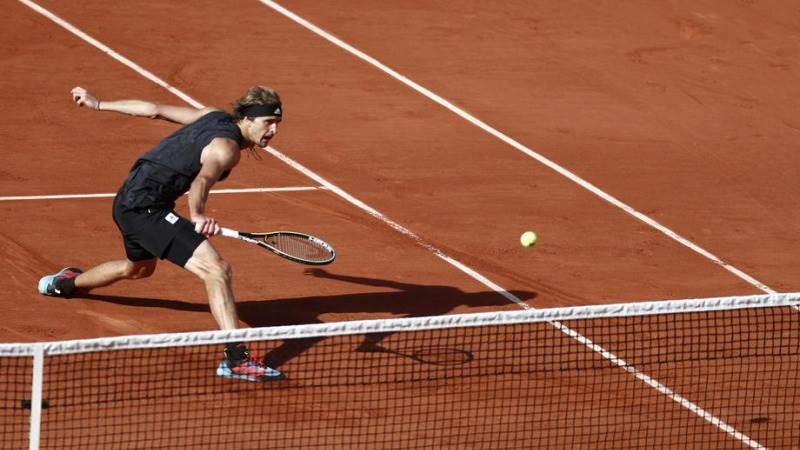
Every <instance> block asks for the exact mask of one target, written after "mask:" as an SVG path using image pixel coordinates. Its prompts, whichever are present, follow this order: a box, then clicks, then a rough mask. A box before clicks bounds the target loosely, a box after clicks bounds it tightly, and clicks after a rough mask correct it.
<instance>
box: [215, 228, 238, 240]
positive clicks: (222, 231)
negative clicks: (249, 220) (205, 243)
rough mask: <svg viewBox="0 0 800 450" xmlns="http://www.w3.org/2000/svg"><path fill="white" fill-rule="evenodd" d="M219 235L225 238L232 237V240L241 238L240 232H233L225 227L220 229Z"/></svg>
mask: <svg viewBox="0 0 800 450" xmlns="http://www.w3.org/2000/svg"><path fill="white" fill-rule="evenodd" d="M219 234H220V235H222V236H225V237H230V238H238V237H239V232H238V231H236V230H231V229H230V228H225V227H220V228H219Z"/></svg>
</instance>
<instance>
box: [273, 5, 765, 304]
mask: <svg viewBox="0 0 800 450" xmlns="http://www.w3.org/2000/svg"><path fill="white" fill-rule="evenodd" d="M259 1H260V2H261V3H263V4H265V5H266V6H268V7H270V8H272V9H274V10H275V11H277V12H279V13H280V14H282V15H284V16H286V17H287V18H289V19H291V20H292V21H294V22H296V23H297V24H299V25H301V26H302V27H304V28H306V29H308V30H310V31H311V32H313V33H315V34H317V35H318V36H320V37H322V38H324V39H325V40H327V41H329V42H330V43H332V44H334V45H336V46H337V47H339V48H341V49H343V50H345V51H347V52H349V53H351V54H352V55H354V56H355V57H357V58H359V59H361V60H362V61H364V62H366V63H368V64H370V65H372V66H375V67H376V68H377V69H379V70H381V71H382V72H384V73H386V74H387V75H389V76H390V77H392V78H394V79H396V80H397V81H399V82H401V83H403V84H405V85H406V86H408V87H410V88H411V89H414V90H415V91H417V92H419V93H420V94H422V95H424V96H425V97H427V98H429V99H430V100H433V101H434V102H436V103H438V104H439V105H441V106H443V107H445V108H447V109H448V110H450V111H451V112H453V113H455V114H456V115H458V116H459V117H461V118H463V119H464V120H466V121H467V122H469V123H471V124H473V125H475V126H476V127H478V128H480V129H482V130H483V131H485V132H487V133H489V134H491V135H492V136H494V137H496V138H498V139H500V140H501V141H503V142H505V143H506V144H508V145H510V146H512V147H514V148H515V149H517V150H519V151H520V152H522V153H524V154H526V155H528V156H530V157H531V158H533V159H535V160H537V161H539V162H540V163H542V164H544V165H545V166H547V167H549V168H551V169H553V170H554V171H556V172H558V173H559V174H561V175H563V176H565V177H566V178H568V179H569V180H570V181H572V182H574V183H576V184H578V185H579V186H581V187H583V188H585V189H586V190H588V191H590V192H591V193H593V194H595V195H596V196H598V197H600V198H602V199H603V200H605V201H607V202H608V203H611V204H612V205H614V206H616V207H617V208H619V209H621V210H623V211H625V212H626V213H628V214H630V215H632V216H633V217H635V218H637V219H639V220H641V221H642V222H644V223H646V224H648V225H650V226H651V227H653V228H655V229H656V230H658V231H660V232H661V233H663V234H664V235H666V236H668V237H669V238H670V239H673V240H674V241H676V242H679V243H680V244H682V245H684V246H686V247H688V248H690V249H692V250H694V251H695V252H697V253H699V254H700V255H702V256H704V257H705V258H707V259H709V260H711V261H713V262H714V263H715V264H718V265H719V266H721V267H722V268H724V269H725V270H727V271H728V272H730V273H732V274H734V275H736V276H737V277H739V278H741V279H742V280H744V281H746V282H747V283H749V284H751V285H753V286H755V287H756V288H758V289H760V290H762V291H764V292H766V293H769V294H775V293H776V291H774V290H772V289H771V288H769V287H768V286H767V285H765V284H764V283H762V282H760V281H758V280H756V279H755V278H754V277H752V276H750V275H748V274H747V273H745V272H743V271H741V270H739V269H737V268H736V267H734V266H733V265H731V264H728V263H726V262H725V261H723V260H722V259H720V258H719V257H717V256H716V255H714V254H713V253H711V252H709V251H707V250H705V249H704V248H702V247H700V246H699V245H697V244H695V243H693V242H691V241H690V240H688V239H686V238H684V237H683V236H681V235H679V234H678V233H676V232H674V231H672V230H670V229H669V228H667V227H666V226H664V225H662V224H660V223H659V222H657V221H656V220H655V219H653V218H651V217H649V216H647V215H645V214H643V213H641V212H639V211H637V210H635V209H634V208H633V207H631V206H629V205H628V204H626V203H624V202H622V201H621V200H619V199H617V198H616V197H614V196H612V195H611V194H609V193H607V192H605V191H603V190H601V189H600V188H598V187H597V186H595V185H593V184H591V183H590V182H588V181H586V180H584V179H583V178H581V177H579V176H578V175H576V174H574V173H572V172H571V171H569V170H567V169H566V168H564V167H562V166H560V165H558V164H557V163H555V162H554V161H551V160H550V159H548V158H546V157H545V156H544V155H541V154H539V153H537V152H535V151H533V150H531V149H530V148H528V147H526V146H525V145H522V144H521V143H519V142H517V141H516V140H514V139H512V138H511V137H509V136H507V135H506V134H504V133H502V132H500V131H498V130H497V129H495V128H493V127H491V126H489V125H488V124H486V123H485V122H483V121H482V120H480V119H478V118H477V117H475V116H473V115H472V114H470V113H468V112H466V111H464V110H463V109H461V108H459V107H458V106H456V105H454V104H452V103H451V102H450V101H448V100H446V99H444V98H443V97H441V96H439V95H437V94H435V93H433V92H432V91H430V90H428V89H427V88H425V87H423V86H422V85H420V84H418V83H416V82H414V81H412V80H411V79H409V78H408V77H406V76H404V75H401V74H400V73H399V72H397V71H395V70H393V69H391V68H390V67H388V66H386V65H385V64H383V63H381V62H380V61H378V60H377V59H375V58H373V57H372V56H369V55H367V54H366V53H364V52H362V51H361V50H358V49H357V48H355V47H353V46H352V45H350V44H348V43H346V42H344V41H342V40H341V39H339V38H337V37H336V36H334V35H332V34H330V33H328V32H327V31H325V30H323V29H322V28H320V27H318V26H316V25H314V24H313V23H311V22H309V21H308V20H306V19H303V18H302V17H300V16H298V15H297V14H295V13H293V12H291V11H289V10H288V9H286V8H284V7H283V6H281V5H279V4H277V3H275V2H274V1H271V0H259Z"/></svg>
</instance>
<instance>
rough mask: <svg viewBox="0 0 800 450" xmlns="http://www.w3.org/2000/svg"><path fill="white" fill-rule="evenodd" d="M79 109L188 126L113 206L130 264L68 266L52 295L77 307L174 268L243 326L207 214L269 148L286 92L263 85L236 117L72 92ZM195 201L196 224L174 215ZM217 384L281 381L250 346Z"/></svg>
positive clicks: (227, 364)
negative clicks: (250, 160)
mask: <svg viewBox="0 0 800 450" xmlns="http://www.w3.org/2000/svg"><path fill="white" fill-rule="evenodd" d="M72 98H73V100H74V101H75V102H76V103H77V104H78V105H79V106H82V107H85V108H89V109H92V110H96V111H114V112H118V113H123V114H129V115H132V116H140V117H149V118H159V119H164V120H168V121H171V122H176V123H179V124H183V125H184V126H183V127H182V128H180V129H179V130H177V131H175V132H174V133H172V134H171V135H169V136H167V137H166V138H165V139H164V140H162V141H161V142H160V143H159V144H158V145H157V146H155V148H153V149H152V150H150V151H149V152H147V153H146V154H144V155H142V156H141V157H140V158H139V159H138V160H137V161H136V162H135V163H134V164H133V167H132V168H131V170H130V173H129V174H128V177H127V179H126V180H125V182H124V183H123V184H122V187H121V188H120V189H119V192H117V195H116V197H115V198H114V206H113V217H114V222H115V223H116V224H117V227H118V228H119V231H120V233H121V234H122V240H123V243H124V245H125V254H126V256H127V258H126V259H120V260H116V261H108V262H105V263H103V264H100V265H98V266H96V267H93V268H92V269H89V270H87V271H86V272H82V271H81V270H80V269H78V268H76V267H67V268H64V269H62V270H61V271H59V272H58V273H56V274H53V275H47V276H45V277H43V278H42V279H41V280H40V281H39V287H38V288H39V292H40V293H41V294H44V295H50V296H58V297H66V298H69V297H71V296H72V295H74V294H75V293H77V292H86V291H88V290H90V289H93V288H97V287H101V286H108V285H110V284H112V283H115V282H117V281H119V280H137V279H141V278H147V277H149V276H150V275H152V274H153V272H154V271H155V268H156V263H157V262H158V259H159V258H160V259H166V260H168V261H170V262H172V263H174V264H177V265H178V266H181V267H183V268H184V269H186V270H188V271H189V272H191V273H193V274H195V275H197V276H198V277H200V279H202V280H203V282H204V283H205V287H206V292H207V294H208V303H209V305H210V307H211V313H212V314H213V316H214V319H215V320H216V321H217V324H218V325H219V327H220V328H221V329H223V330H230V329H234V328H237V327H238V326H239V317H238V314H237V312H236V305H235V303H234V298H233V290H232V287H231V269H230V266H229V265H228V263H227V262H226V261H225V260H224V259H222V257H221V256H220V255H219V253H217V251H216V249H214V246H212V245H211V243H210V242H209V241H208V239H207V238H209V237H211V236H214V235H215V234H216V233H217V232H218V231H219V228H220V226H219V224H218V223H217V221H216V220H215V219H214V218H213V217H210V216H208V215H207V214H206V201H207V200H208V193H209V190H210V189H211V187H212V186H213V185H214V184H215V183H216V182H217V181H221V180H224V179H225V178H227V177H228V175H229V174H230V172H231V169H233V168H234V167H235V166H236V164H237V163H238V162H239V159H240V158H241V153H242V151H243V150H251V151H252V150H254V148H255V147H256V146H258V147H266V146H267V144H269V141H270V139H272V138H273V137H274V136H275V133H276V132H277V131H278V124H280V122H281V118H282V116H283V111H282V105H281V100H280V97H279V96H278V93H277V92H275V91H274V90H272V89H270V88H267V87H263V86H256V87H253V88H251V89H249V90H248V91H247V93H246V94H245V95H244V96H242V97H241V98H240V99H238V100H236V102H235V103H234V104H233V113H232V114H229V113H227V112H224V111H222V110H219V109H217V108H202V109H197V108H191V107H181V106H168V105H161V104H157V103H152V102H147V101H142V100H116V101H106V100H104V101H101V100H100V99H99V98H97V97H96V96H94V95H92V94H90V93H89V92H88V91H87V90H86V89H84V88H81V87H76V88H74V89H73V90H72ZM186 192H188V193H189V197H188V206H189V218H188V219H187V218H184V217H183V216H181V215H180V214H178V213H177V212H176V211H175V209H174V208H175V200H176V199H177V198H178V197H180V196H181V195H183V194H185V193H186ZM217 375H220V376H223V377H228V378H239V379H245V380H250V381H261V380H268V379H277V378H282V376H283V375H282V374H281V373H280V372H279V371H278V370H275V369H272V368H270V367H267V366H265V365H264V363H263V362H262V361H260V360H257V359H255V358H253V357H251V356H250V354H249V352H248V350H247V347H246V346H245V345H244V344H242V343H232V344H228V345H226V347H225V353H224V359H223V360H222V362H221V363H220V365H219V367H218V368H217Z"/></svg>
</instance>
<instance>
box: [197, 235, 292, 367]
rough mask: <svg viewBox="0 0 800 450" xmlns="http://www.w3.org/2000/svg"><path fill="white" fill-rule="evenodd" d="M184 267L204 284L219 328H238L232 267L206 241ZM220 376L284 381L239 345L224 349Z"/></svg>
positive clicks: (234, 344)
mask: <svg viewBox="0 0 800 450" xmlns="http://www.w3.org/2000/svg"><path fill="white" fill-rule="evenodd" d="M183 267H184V268H185V269H186V270H188V271H190V272H192V273H193V274H195V275H197V276H198V277H200V279H202V280H203V282H204V283H205V285H206V292H207V293H208V303H209V306H210V307H211V313H212V314H213V315H214V318H215V319H216V320H217V323H218V324H219V326H220V328H221V329H223V330H229V329H234V328H237V327H238V325H239V316H238V314H237V312H236V303H235V302H234V299H233V288H232V283H231V282H232V272H231V267H230V265H229V264H228V263H227V262H226V261H225V260H224V259H222V257H221V256H220V255H219V253H217V250H216V249H215V248H214V247H213V246H212V245H211V243H210V242H208V241H204V242H203V243H201V244H200V245H198V246H197V248H196V249H195V250H194V252H193V253H192V257H191V258H189V260H188V261H187V262H186V264H185V265H184V266H183ZM217 375H219V376H221V377H226V378H235V379H241V380H247V381H266V380H279V379H282V378H284V376H283V374H282V373H281V372H280V371H278V370H275V369H273V368H271V367H267V366H266V365H265V364H264V362H263V361H262V360H260V359H257V358H254V357H252V356H251V355H250V352H249V351H248V349H247V347H246V346H245V345H244V344H242V343H239V342H233V343H229V344H227V345H226V346H225V358H224V359H223V360H222V362H220V363H219V366H218V367H217Z"/></svg>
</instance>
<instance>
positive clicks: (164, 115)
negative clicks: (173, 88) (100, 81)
mask: <svg viewBox="0 0 800 450" xmlns="http://www.w3.org/2000/svg"><path fill="white" fill-rule="evenodd" d="M72 99H73V100H74V101H75V103H77V104H78V106H83V107H86V108H91V109H94V110H97V111H114V112H118V113H122V114H129V115H131V116H139V117H149V118H151V119H164V120H168V121H170V122H176V123H181V124H187V123H192V122H194V121H195V120H197V119H199V118H200V117H202V116H204V115H206V114H208V113H209V112H211V111H218V109H217V108H201V109H198V108H192V107H186V106H170V105H161V104H158V103H153V102H148V101H144V100H100V99H99V98H97V97H96V96H94V95H92V94H91V93H90V92H89V91H87V90H86V89H84V88H82V87H80V86H78V87H75V88H73V89H72Z"/></svg>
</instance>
